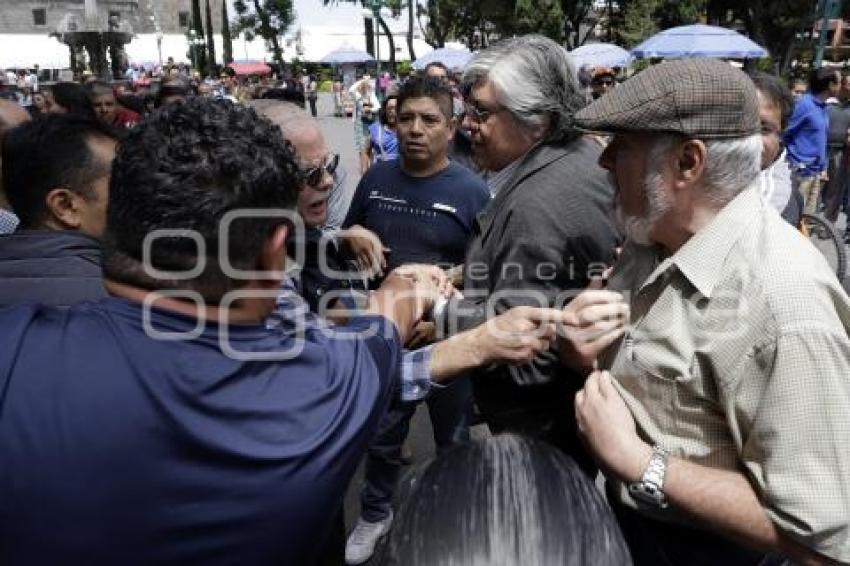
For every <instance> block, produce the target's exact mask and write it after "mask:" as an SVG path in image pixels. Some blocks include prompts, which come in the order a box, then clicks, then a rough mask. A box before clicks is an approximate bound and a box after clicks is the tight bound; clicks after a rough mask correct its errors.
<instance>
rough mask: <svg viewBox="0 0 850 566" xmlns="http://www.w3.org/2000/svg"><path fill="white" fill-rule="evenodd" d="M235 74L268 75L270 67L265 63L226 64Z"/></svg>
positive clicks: (270, 71) (270, 70)
mask: <svg viewBox="0 0 850 566" xmlns="http://www.w3.org/2000/svg"><path fill="white" fill-rule="evenodd" d="M228 67H230V68H231V69H233V70H234V71H236V74H237V75H270V74H271V73H272V68H271V67H269V66H268V65H266V64H265V63H231V64H230V65H228Z"/></svg>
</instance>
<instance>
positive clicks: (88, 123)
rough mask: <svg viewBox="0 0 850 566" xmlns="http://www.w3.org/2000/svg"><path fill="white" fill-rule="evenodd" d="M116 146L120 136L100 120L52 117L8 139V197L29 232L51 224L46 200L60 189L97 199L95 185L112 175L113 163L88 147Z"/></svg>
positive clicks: (5, 168)
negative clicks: (95, 143)
mask: <svg viewBox="0 0 850 566" xmlns="http://www.w3.org/2000/svg"><path fill="white" fill-rule="evenodd" d="M96 137H102V138H109V139H113V140H116V139H118V134H117V132H116V131H115V130H114V129H113V128H112V127H111V126H109V125H107V124H104V123H103V122H101V121H100V120H97V119H95V118H87V117H85V116H79V115H75V114H47V115H45V116H43V117H40V118H39V119H38V120H33V121H31V122H25V123H24V124H21V125H20V126H18V127H16V128H13V129H11V130H9V131H8V132H6V135H5V136H3V147H2V159H0V161H2V162H3V191H4V192H5V193H6V196H7V198H8V199H9V204H11V205H12V209H13V210H14V211H15V214H17V215H18V218H20V219H21V226H22V227H24V228H35V227H38V226H40V225H41V224H42V223H43V222H44V220H45V219H46V218H47V214H48V211H47V204H46V197H47V195H48V193H49V192H50V191H52V190H53V189H57V188H59V187H63V188H66V189H68V190H70V191H73V192H75V193H77V194H79V195H80V196H82V197H83V198H87V199H92V198H95V192H94V188H93V184H94V182H95V181H97V180H98V179H100V178H102V177H103V176H104V175H108V174H109V168H110V165H111V164H110V163H104V162H102V161H101V160H99V159H97V158H96V157H95V156H94V155H93V154H92V151H91V149H90V148H89V145H88V141H89V140H90V139H92V138H96Z"/></svg>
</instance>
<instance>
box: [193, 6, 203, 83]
mask: <svg viewBox="0 0 850 566" xmlns="http://www.w3.org/2000/svg"><path fill="white" fill-rule="evenodd" d="M192 31H193V32H195V33H194V35H195V40H196V41H197V44H192V45H190V49H192V51H193V53H194V60H195V65H196V67H197V69H198V71H199V72H200V73H201V76H206V74H207V57H206V47H205V46H204V45H203V42H202V41H198V40H203V39H204V25H203V22H202V21H201V3H200V0H192Z"/></svg>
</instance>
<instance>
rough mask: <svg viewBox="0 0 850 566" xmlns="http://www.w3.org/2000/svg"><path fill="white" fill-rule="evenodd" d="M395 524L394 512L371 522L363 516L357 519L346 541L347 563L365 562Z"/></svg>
mask: <svg viewBox="0 0 850 566" xmlns="http://www.w3.org/2000/svg"><path fill="white" fill-rule="evenodd" d="M392 524H393V512H392V510H390V514H389V515H387V517H386V518H385V519H383V520H382V521H378V522H377V523H370V522H369V521H364V520H363V519H362V518H361V519H357V525H355V527H354V530H353V531H351V534H350V535H348V540H347V541H345V563H346V564H352V565H353V564H363V563H364V562H366V561H367V560H369V559H370V558H372V555H373V554H374V553H375V545H377V544H378V541H379V540H381V538H382V537H383V536H384V535H386V534H387V533H388V532H389V531H390V526H391V525H392Z"/></svg>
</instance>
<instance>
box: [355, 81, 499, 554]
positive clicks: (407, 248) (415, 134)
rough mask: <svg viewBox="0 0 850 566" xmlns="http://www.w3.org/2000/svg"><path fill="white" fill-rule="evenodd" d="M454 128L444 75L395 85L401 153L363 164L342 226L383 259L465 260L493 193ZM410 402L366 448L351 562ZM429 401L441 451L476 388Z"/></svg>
mask: <svg viewBox="0 0 850 566" xmlns="http://www.w3.org/2000/svg"><path fill="white" fill-rule="evenodd" d="M455 129H456V123H455V119H454V117H453V98H452V93H451V90H449V88H448V86H447V85H446V84H445V83H444V82H443V81H441V80H438V79H435V78H428V77H426V78H415V79H411V80H409V81H408V82H407V83H405V84H404V85H403V86H402V87H401V89H400V91H399V95H398V118H397V132H398V138H399V159H398V160H395V161H387V162H379V163H376V164H375V165H373V166H372V167H371V168H370V169H369V171H368V172H367V173H366V174H365V175H364V176H363V179H362V180H361V181H360V184H359V185H358V187H357V190H356V191H355V193H354V198H353V199H352V201H351V208H350V209H349V211H348V216H347V217H346V219H345V222H344V224H343V227H344V228H353V229H355V230H356V229H364V228H365V229H366V230H369V231H371V232H373V233H374V234H376V235H377V236H378V238H380V240H381V242H382V243H383V245H384V246H385V248H386V249H387V255H386V264H385V266H384V265H381V266H379V267H386V268H388V269H394V268H396V267H398V266H400V265H403V264H407V263H419V264H431V265H438V266H440V267H444V268H448V267H452V266H456V265H460V264H462V263H463V262H464V257H465V255H466V245H467V241H468V240H469V236H470V234H471V231H472V225H473V222H474V220H475V217H476V215H477V214H478V213H479V212H480V211H481V210H482V209H483V208H484V207H485V206H486V205H487V203H489V201H490V193H489V191H488V190H487V186H486V184H485V183H484V181H483V180H482V179H481V178H480V177H478V176H476V175H474V174H473V173H472V172H470V171H469V170H468V169H466V168H465V167H463V166H461V165H458V164H456V163H454V162H452V161H451V160H450V159H449V157H448V154H449V144H450V143H451V140H452V138H453V137H454V134H455ZM358 255H362V254H358ZM415 408H416V404H415V403H411V402H406V401H403V400H401V399H400V398H398V397H394V398H393V399H392V400H391V402H390V408H389V410H388V411H387V414H386V415H385V416H384V418H383V419H382V420H381V424H380V426H379V430H378V434H377V436H376V438H375V440H374V441H373V442H372V444H371V445H370V447H369V457H368V459H367V464H366V486H365V488H364V490H363V494H362V498H361V502H362V512H361V518H360V521H359V522H358V524H357V526H356V527H355V529H354V531H353V532H352V533H351V536H350V537H349V539H348V543H347V545H346V562H347V563H348V564H361V563H363V562H365V561H366V560H368V558H369V557H370V556H371V555H372V553H373V552H374V548H375V543H376V542H377V540H378V538H380V537H381V536H383V534H385V533H386V532H387V530H388V529H389V527H390V524H391V523H392V506H391V504H392V498H393V493H394V491H395V485H396V482H397V481H398V474H399V471H400V468H401V462H400V455H401V448H402V445H403V443H404V440H405V437H406V436H407V432H408V426H409V421H410V418H411V417H412V416H413V413H414V412H415ZM428 408H429V410H430V415H431V422H432V425H433V427H434V440H435V442H436V444H437V448H438V449H445V448H448V447H450V446H452V445H455V444H457V443H459V442H464V441H466V440H468V439H469V420H470V415H471V412H472V387H471V384H470V383H469V382H468V381H467V380H458V381H455V382H453V383H452V384H451V385H449V386H448V387H447V388H446V389H443V390H440V391H432V393H431V395H430V396H429V397H428Z"/></svg>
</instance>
